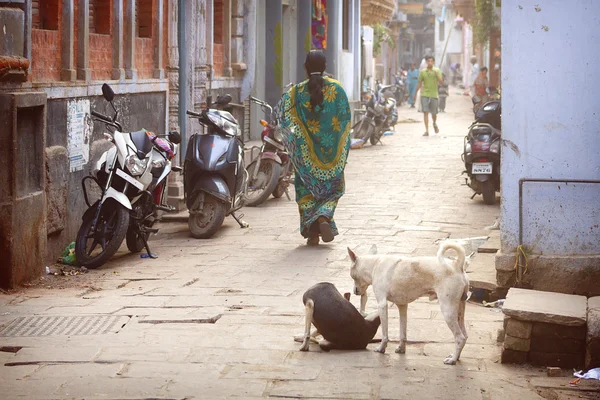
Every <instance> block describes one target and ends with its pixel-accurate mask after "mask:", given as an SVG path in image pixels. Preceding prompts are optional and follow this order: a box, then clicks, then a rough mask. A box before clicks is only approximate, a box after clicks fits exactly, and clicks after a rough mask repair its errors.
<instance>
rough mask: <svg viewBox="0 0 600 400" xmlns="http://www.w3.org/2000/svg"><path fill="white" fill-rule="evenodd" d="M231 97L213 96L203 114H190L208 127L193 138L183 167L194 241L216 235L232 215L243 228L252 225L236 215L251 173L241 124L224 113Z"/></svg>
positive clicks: (190, 225)
mask: <svg viewBox="0 0 600 400" xmlns="http://www.w3.org/2000/svg"><path fill="white" fill-rule="evenodd" d="M231 100H232V98H231V96H230V95H228V94H227V95H224V96H219V97H217V101H216V102H214V103H213V102H212V98H211V97H210V96H209V97H208V99H207V102H206V104H207V106H206V109H204V110H202V112H201V113H196V112H193V111H187V114H188V115H190V116H192V117H195V118H198V120H199V121H200V124H201V125H203V126H204V128H205V129H204V132H203V133H196V134H194V135H192V137H191V138H190V141H189V144H188V147H187V154H186V155H185V163H184V167H183V185H184V193H185V196H186V204H187V208H188V210H189V212H190V217H189V220H188V226H189V229H190V232H191V234H192V236H193V237H195V238H197V239H207V238H210V237H211V236H212V235H214V234H215V233H216V232H217V230H219V228H220V227H221V225H222V224H223V221H224V220H225V217H226V216H228V215H231V216H232V217H233V218H234V219H235V220H236V222H237V223H238V224H239V225H240V227H242V228H246V227H248V224H247V223H245V222H244V221H242V220H241V218H242V217H243V216H239V217H237V216H236V215H235V212H236V211H237V210H239V209H241V208H242V207H243V206H244V202H245V194H246V188H247V183H248V173H247V171H246V169H245V168H244V144H243V142H242V131H241V129H240V126H239V124H238V122H237V120H236V119H235V118H234V117H233V115H231V114H230V113H229V112H228V111H224V108H227V105H228V104H229V103H230V102H231Z"/></svg>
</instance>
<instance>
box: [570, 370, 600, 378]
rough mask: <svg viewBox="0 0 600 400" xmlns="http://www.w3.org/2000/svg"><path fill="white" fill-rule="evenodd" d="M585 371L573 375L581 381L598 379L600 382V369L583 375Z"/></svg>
mask: <svg viewBox="0 0 600 400" xmlns="http://www.w3.org/2000/svg"><path fill="white" fill-rule="evenodd" d="M582 372H583V371H578V372H575V373H573V375H574V376H576V377H577V378H579V379H597V380H600V368H593V369H590V370H589V371H588V372H586V373H585V374H582Z"/></svg>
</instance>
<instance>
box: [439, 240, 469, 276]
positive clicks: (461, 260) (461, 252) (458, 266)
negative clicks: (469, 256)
mask: <svg viewBox="0 0 600 400" xmlns="http://www.w3.org/2000/svg"><path fill="white" fill-rule="evenodd" d="M450 249H452V250H454V251H456V254H458V260H456V262H455V263H454V265H452V264H450V263H448V261H447V260H446V257H444V254H445V253H446V251H448V250H450ZM437 257H438V260H439V261H440V264H443V265H447V266H448V267H450V268H453V269H455V270H456V272H460V273H462V272H464V271H465V260H466V255H465V249H464V248H463V247H462V246H461V245H460V244H458V243H452V242H443V243H442V244H441V245H440V249H439V250H438V253H437Z"/></svg>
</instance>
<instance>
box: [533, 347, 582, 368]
mask: <svg viewBox="0 0 600 400" xmlns="http://www.w3.org/2000/svg"><path fill="white" fill-rule="evenodd" d="M583 361H584V360H583V354H560V353H540V352H536V351H531V352H529V362H530V363H531V364H533V365H539V366H543V367H550V366H552V367H561V368H581V367H582V366H583Z"/></svg>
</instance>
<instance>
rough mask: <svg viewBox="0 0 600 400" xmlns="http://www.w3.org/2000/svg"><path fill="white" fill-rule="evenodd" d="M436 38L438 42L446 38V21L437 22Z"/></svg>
mask: <svg viewBox="0 0 600 400" xmlns="http://www.w3.org/2000/svg"><path fill="white" fill-rule="evenodd" d="M438 30H439V33H438V39H439V41H440V42H443V41H444V39H445V38H446V21H441V22H438Z"/></svg>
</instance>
